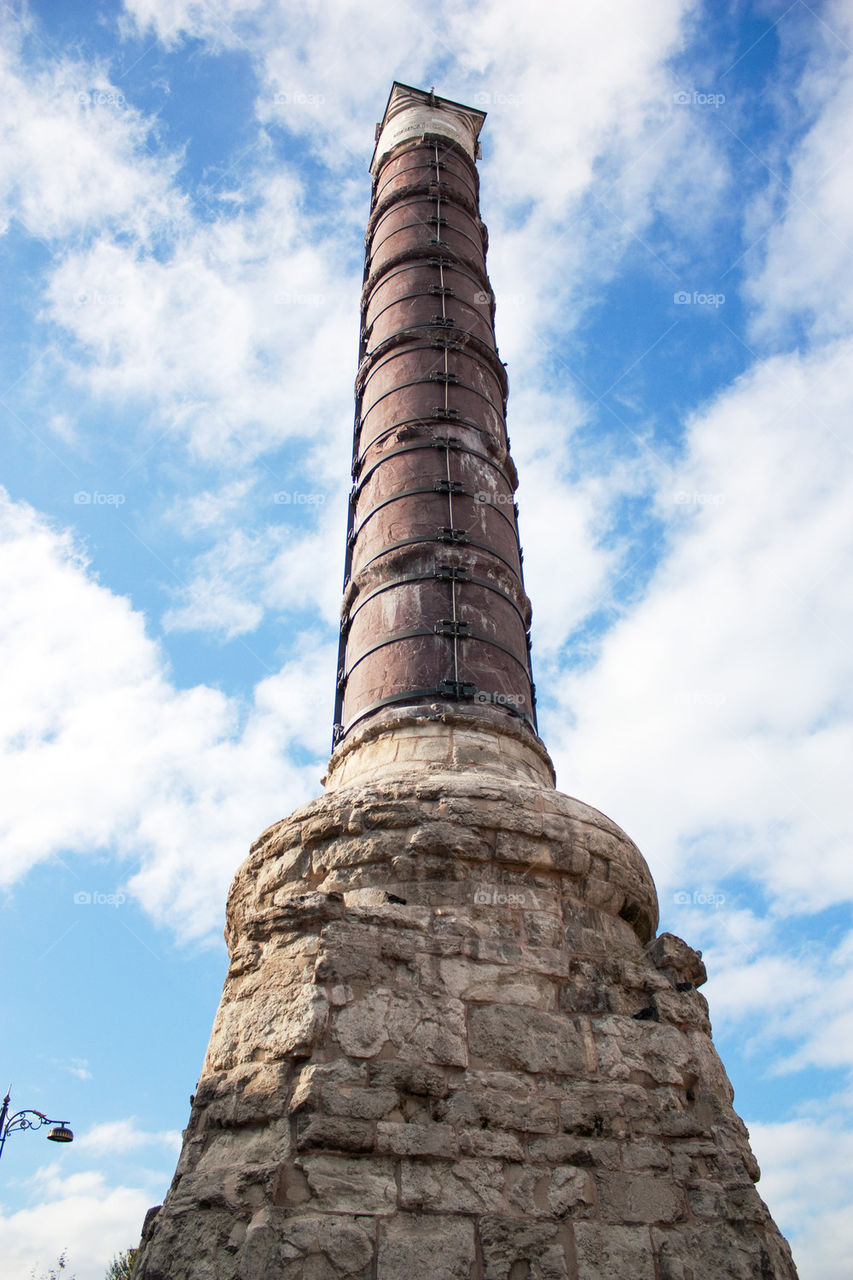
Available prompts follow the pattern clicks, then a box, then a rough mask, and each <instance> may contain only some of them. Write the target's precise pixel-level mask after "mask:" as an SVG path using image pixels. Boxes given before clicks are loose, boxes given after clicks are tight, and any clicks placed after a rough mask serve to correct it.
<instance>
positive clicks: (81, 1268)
mask: <svg viewBox="0 0 853 1280" xmlns="http://www.w3.org/2000/svg"><path fill="white" fill-rule="evenodd" d="M33 1186H34V1189H35V1192H36V1194H37V1195H38V1196H39V1197H40V1199H39V1201H38V1202H37V1203H35V1204H33V1205H32V1206H31V1207H29V1208H26V1209H20V1210H18V1212H17V1213H11V1214H9V1215H8V1216H5V1215H4V1216H0V1280H21V1278H22V1277H23V1276H29V1275H30V1274H31V1273H32V1271H33V1270H34V1269H35V1270H36V1274H38V1275H43V1274H45V1273H46V1272H47V1270H48V1268H50V1267H51V1266H55V1265H56V1261H57V1259H58V1258H59V1256H60V1254H62V1253H63V1252H65V1253H66V1257H67V1262H68V1268H69V1273H70V1274H71V1275H73V1276H74V1277H75V1280H103V1275H104V1272H105V1271H106V1268H107V1264H108V1263H109V1262H110V1260H111V1259H112V1258H113V1257H114V1256H115V1255H116V1254H118V1253H121V1252H123V1251H124V1250H125V1249H129V1248H133V1247H135V1246H136V1245H137V1244H138V1243H139V1233H140V1229H141V1225H142V1221H143V1219H144V1217H145V1214H146V1212H147V1211H148V1209H149V1208H150V1205H151V1199H150V1196H151V1192H150V1191H149V1190H147V1189H146V1188H140V1187H127V1186H110V1185H109V1183H108V1182H107V1180H106V1179H105V1177H104V1175H103V1174H102V1173H99V1172H97V1171H87V1172H81V1173H75V1174H72V1175H71V1176H70V1177H66V1178H63V1177H62V1176H61V1175H60V1172H59V1166H58V1165H51V1166H49V1167H47V1168H44V1169H41V1170H40V1171H39V1173H38V1175H37V1176H36V1178H34V1179H33Z"/></svg>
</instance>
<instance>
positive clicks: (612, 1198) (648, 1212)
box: [596, 1172, 684, 1222]
mask: <svg viewBox="0 0 853 1280" xmlns="http://www.w3.org/2000/svg"><path fill="white" fill-rule="evenodd" d="M596 1182H597V1183H598V1194H599V1200H600V1203H601V1215H602V1217H603V1218H606V1219H607V1220H608V1221H609V1222H675V1221H676V1219H678V1218H681V1217H683V1216H684V1196H683V1194H682V1193H681V1192H680V1190H679V1189H678V1188H677V1187H676V1186H675V1185H674V1184H673V1182H672V1181H671V1179H669V1178H656V1177H653V1176H652V1175H650V1174H642V1173H611V1172H604V1173H598V1174H596Z"/></svg>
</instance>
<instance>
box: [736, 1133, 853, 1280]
mask: <svg viewBox="0 0 853 1280" xmlns="http://www.w3.org/2000/svg"><path fill="white" fill-rule="evenodd" d="M749 1132H750V1138H751V1140H752V1146H753V1150H754V1151H755V1153H756V1156H757V1157H758V1161H759V1164H760V1165H761V1167H762V1171H763V1173H762V1179H761V1182H760V1183H759V1185H758V1189H759V1191H760V1192H761V1194H762V1196H763V1197H764V1198H765V1199H766V1200H767V1201H768V1202H769V1203H770V1204H771V1205H772V1206H773V1209H774V1213H775V1214H776V1216H777V1220H778V1222H779V1224H780V1225H781V1226H782V1227H783V1229H787V1230H789V1231H790V1244H791V1247H792V1249H793V1251H794V1256H795V1259H796V1260H798V1261H799V1272H800V1280H847V1278H848V1276H849V1275H850V1253H851V1249H853V1212H851V1210H853V1205H851V1203H850V1168H851V1164H853V1131H851V1130H850V1129H849V1128H845V1127H843V1125H840V1124H839V1123H837V1122H836V1123H815V1122H813V1121H810V1120H790V1121H787V1122H785V1123H783V1124H757V1123H753V1122H750V1124H749ZM792 1227H795V1229H794V1230H791V1228H792Z"/></svg>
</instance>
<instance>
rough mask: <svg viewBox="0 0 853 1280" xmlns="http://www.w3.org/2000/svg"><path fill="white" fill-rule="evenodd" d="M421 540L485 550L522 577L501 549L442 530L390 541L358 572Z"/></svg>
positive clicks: (426, 542)
mask: <svg viewBox="0 0 853 1280" xmlns="http://www.w3.org/2000/svg"><path fill="white" fill-rule="evenodd" d="M419 542H422V543H423V544H424V546H427V545H430V544H432V543H434V542H436V543H439V544H440V545H442V546H447V545H450V546H460V547H473V548H474V549H475V551H485V553H486V555H489V556H494V558H495V559H496V560H500V562H501V564H505V565H506V567H507V568H508V569H509V570H510V571H511V572H512V573H514V574H515V576H516V577H517V578H520V576H521V575H520V571H519V569H518V568H516V566H515V565H514V564H512V563H511V561H509V560H507V558H506V556H502V555H501V554H500V552H499V551H495V549H494V547H487V546H486V544H485V543H484V542H474V541H473V540H472V539H471V538H468V537H466V536H464V535H463V536H461V537H458V538H450V537H447V536H444V535H442V534H441V533H440V532H436V533H434V534H432V535H430V536H428V537H426V538H400V539H399V540H398V541H397V542H389V543H387V544H386V545H385V546H384V547H382V548H381V549H380V550H379V551H377V552H376V555H375V556H371V557H370V559H369V560H367V561H366V562H365V563H364V564H363V565H362V566H361V568H360V569H359V570H358V572H359V573H364V571H365V569H368V568H370V566H371V565H372V564H374V563H375V562H376V561H377V560H381V558H382V556H385V555H388V553H389V552H390V551H397V550H398V549H399V548H400V547H414V546H417V544H418V543H419ZM520 552H521V548H520V547H519V562H520V561H521V554H520Z"/></svg>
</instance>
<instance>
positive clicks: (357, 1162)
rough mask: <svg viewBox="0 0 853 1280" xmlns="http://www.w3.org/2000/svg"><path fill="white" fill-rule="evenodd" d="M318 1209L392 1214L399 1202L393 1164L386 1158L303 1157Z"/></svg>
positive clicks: (301, 1165) (302, 1165)
mask: <svg viewBox="0 0 853 1280" xmlns="http://www.w3.org/2000/svg"><path fill="white" fill-rule="evenodd" d="M296 1167H297V1168H298V1169H299V1170H301V1171H302V1173H303V1174H304V1177H305V1180H306V1182H307V1184H308V1188H309V1191H310V1194H311V1197H312V1199H313V1201H314V1202H315V1204H316V1206H317V1208H319V1209H323V1210H324V1211H326V1212H330V1213H392V1212H393V1211H394V1207H395V1205H396V1202H397V1183H396V1179H395V1177H394V1165H393V1162H392V1161H391V1160H387V1159H385V1158H383V1157H377V1156H374V1157H370V1156H361V1157H355V1156H351V1157H348V1156H332V1155H306V1156H301V1157H300V1158H299V1159H298V1161H297V1164H296Z"/></svg>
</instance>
